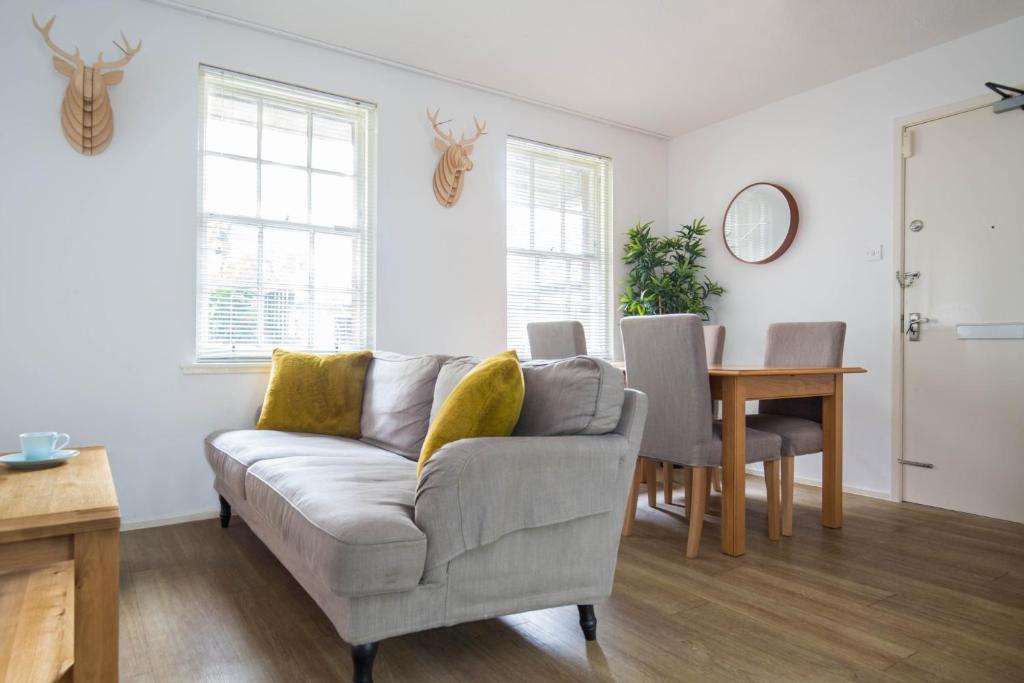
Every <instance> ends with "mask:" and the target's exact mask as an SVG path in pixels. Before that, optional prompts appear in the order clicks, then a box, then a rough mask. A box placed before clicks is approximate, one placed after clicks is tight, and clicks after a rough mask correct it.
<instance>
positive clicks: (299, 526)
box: [245, 444, 427, 596]
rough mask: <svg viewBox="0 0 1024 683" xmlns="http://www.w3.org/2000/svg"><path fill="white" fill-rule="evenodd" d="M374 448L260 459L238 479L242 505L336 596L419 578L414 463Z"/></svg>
mask: <svg viewBox="0 0 1024 683" xmlns="http://www.w3.org/2000/svg"><path fill="white" fill-rule="evenodd" d="M360 445H362V446H363V447H364V448H371V447H369V446H367V445H365V444H360ZM374 450H375V451H376V452H366V451H364V452H360V453H352V454H350V455H349V456H347V457H345V458H338V457H334V456H298V457H294V458H287V459H277V460H262V461H260V462H258V463H256V464H254V465H253V466H252V467H250V468H249V470H248V472H247V473H246V476H245V495H246V503H247V504H248V505H249V507H250V508H252V510H253V511H254V512H255V513H256V514H258V515H260V516H261V517H262V518H263V521H264V522H265V523H266V525H267V526H269V527H270V528H271V529H273V530H274V531H275V533H276V534H277V535H278V537H279V539H280V541H281V545H282V546H283V547H284V548H286V549H287V552H289V553H291V554H292V555H293V557H294V558H296V559H297V560H298V561H300V562H301V563H302V565H303V566H305V567H306V568H308V569H309V571H310V572H312V573H313V574H314V575H316V576H317V577H318V578H319V579H320V580H321V581H322V582H323V583H324V585H325V586H327V587H328V588H329V589H330V590H331V591H332V592H334V593H336V594H338V595H344V596H358V595H371V594H377V593H389V592H394V591H405V590H410V589H412V588H414V587H415V586H416V585H417V584H418V583H419V580H420V578H421V577H422V575H423V566H424V563H425V561H426V553H427V537H426V535H425V534H424V533H423V532H422V531H420V529H419V528H418V527H417V526H416V524H415V522H414V521H413V497H414V495H415V492H416V464H415V463H413V462H411V461H409V460H408V459H406V458H403V457H402V456H400V455H397V454H394V453H389V452H387V451H382V450H380V449H374Z"/></svg>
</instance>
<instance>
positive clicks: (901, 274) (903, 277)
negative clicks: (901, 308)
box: [896, 270, 921, 289]
mask: <svg viewBox="0 0 1024 683" xmlns="http://www.w3.org/2000/svg"><path fill="white" fill-rule="evenodd" d="M919 277H921V271H919V270H915V271H913V272H911V273H907V272H905V271H902V270H897V271H896V282H898V283H900V287H902V288H903V289H906V288H907V287H909V286H910V285H912V284H914V280H916V279H917V278H919Z"/></svg>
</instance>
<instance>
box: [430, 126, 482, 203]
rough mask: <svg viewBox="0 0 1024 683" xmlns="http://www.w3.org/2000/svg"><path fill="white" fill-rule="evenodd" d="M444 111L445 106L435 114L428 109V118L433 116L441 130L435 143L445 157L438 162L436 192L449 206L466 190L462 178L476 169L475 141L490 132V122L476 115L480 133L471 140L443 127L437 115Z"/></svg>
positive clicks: (435, 182) (437, 132)
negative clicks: (455, 134)
mask: <svg viewBox="0 0 1024 683" xmlns="http://www.w3.org/2000/svg"><path fill="white" fill-rule="evenodd" d="M440 112H441V110H440V109H438V110H437V111H435V112H434V113H433V114H431V113H430V110H429V109H427V118H428V119H430V123H431V124H432V125H433V126H434V133H436V134H437V137H436V138H434V144H435V145H436V146H437V148H438V149H439V150H441V158H440V159H439V160H438V162H437V168H436V169H434V196H435V197H437V201H438V203H440V204H441V206H443V207H445V208H446V209H447V208H451V207H452V206H455V202H457V201H459V196H460V195H461V194H462V181H463V180H464V179H465V175H466V172H467V171H472V170H473V162H472V160H470V158H469V155H470V154H472V153H473V143H474V142H476V141H477V140H479V139H480V136H481V135H486V134H487V130H486V129H487V122H486V121H485V122H484V124H483V125H480V122H479V121H477V120H476V117H475V116H474V117H473V123H474V124H476V133H475V134H474V135H473V137H471V138H470V139H469V140H467V139H466V135H465V133H463V134H462V135H460V136H459V139H458V140H456V139H455V136H454V135H452V132H451V131H450V130H449V131H448V132H447V133H446V132H445V131H443V130H441V126H440V124H438V122H437V115H438V114H439V113H440Z"/></svg>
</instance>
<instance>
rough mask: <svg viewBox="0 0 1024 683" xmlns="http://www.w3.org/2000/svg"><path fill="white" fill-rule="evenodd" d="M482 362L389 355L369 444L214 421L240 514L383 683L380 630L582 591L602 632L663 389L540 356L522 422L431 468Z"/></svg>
mask: <svg viewBox="0 0 1024 683" xmlns="http://www.w3.org/2000/svg"><path fill="white" fill-rule="evenodd" d="M474 364H475V361H474V360H472V359H465V358H447V357H444V356H415V357H409V356H399V355H395V354H386V353H375V354H374V358H373V360H372V361H371V363H370V366H369V368H368V370H367V376H366V390H365V394H364V398H363V413H362V425H361V426H362V433H363V438H362V439H361V440H352V439H343V438H339V437H331V436H322V435H315V434H297V433H288V432H278V431H268V430H255V429H243V430H234V431H223V432H215V433H213V434H211V435H210V436H209V437H207V439H206V457H207V460H208V462H209V464H210V466H211V468H212V469H213V471H214V475H215V478H214V488H215V489H216V491H217V493H218V494H220V500H221V524H222V526H225V527H226V526H227V525H228V523H229V520H230V517H231V514H232V512H234V513H235V514H238V515H239V516H241V517H242V518H244V519H245V521H246V522H247V523H248V525H249V527H250V528H251V529H252V531H253V532H254V533H255V534H256V535H257V536H258V537H259V538H260V539H261V540H262V541H263V542H264V543H265V544H266V545H267V547H268V548H269V549H270V550H271V551H272V552H273V553H274V554H275V555H276V556H277V558H278V559H279V560H280V561H281V563H282V564H283V565H284V566H285V567H286V568H287V569H288V570H289V571H290V572H291V573H292V574H293V575H294V577H295V579H296V580H297V581H298V582H299V583H300V584H301V585H302V586H303V587H304V588H305V589H306V591H307V592H308V593H309V594H310V595H311V596H312V597H313V599H314V600H315V601H316V602H317V604H318V605H319V606H320V607H321V608H322V609H323V610H324V612H325V613H326V614H327V616H328V617H329V618H330V619H331V621H332V622H333V624H334V626H335V628H336V629H337V631H338V633H339V635H340V636H341V637H342V638H343V639H344V640H345V641H347V642H348V643H349V644H351V646H352V657H353V667H354V680H356V681H360V682H363V681H370V680H372V667H373V658H374V655H375V654H376V650H377V641H379V640H381V639H384V638H388V637H392V636H398V635H402V634H404V633H411V632H415V631H421V630H424V629H429V628H434V627H437V626H450V625H453V624H458V623H461V622H466V621H473V620H477V619H487V618H491V617H496V616H500V615H504V614H513V613H518V612H524V611H528V610H535V609H541V608H547V607H555V606H561V605H572V604H576V605H578V606H579V612H580V624H581V626H582V627H583V631H584V635H585V637H586V638H587V639H593V638H594V637H595V635H596V618H595V617H594V611H593V603H594V602H595V601H597V600H600V599H602V598H605V597H607V596H608V595H609V594H610V593H611V588H612V580H613V575H614V571H615V560H616V554H617V551H618V544H619V535H620V533H619V532H620V529H621V527H622V520H623V514H624V511H625V504H626V497H627V495H628V490H629V486H630V481H631V477H632V474H633V469H634V466H635V462H636V457H637V450H638V448H639V445H640V441H641V437H642V431H643V425H644V421H645V418H646V411H647V404H646V397H645V396H644V395H643V394H641V393H639V392H636V391H632V390H629V389H624V387H623V382H622V375H621V372H619V371H618V370H616V369H615V368H613V367H612V366H611V365H609V364H607V363H605V362H603V361H600V360H596V359H593V358H587V357H577V358H570V359H564V360H558V361H539V362H531V363H526V364H524V366H523V374H524V379H525V383H526V395H525V399H524V404H523V411H522V415H521V417H520V420H519V423H518V425H517V427H516V430H515V433H514V435H513V436H511V437H506V438H481V439H465V440H462V441H458V442H455V443H451V444H448V445H447V446H445V447H444V448H443V449H441V450H440V451H438V452H437V453H436V454H435V455H434V456H433V457H432V458H431V459H430V461H429V462H428V463H427V465H426V466H425V468H424V471H423V475H422V477H421V478H420V479H419V480H417V478H416V458H417V456H418V453H419V449H420V446H421V445H422V443H423V439H424V437H425V436H426V432H427V428H428V426H429V424H430V421H431V419H432V418H433V417H434V416H435V415H436V413H437V410H438V408H439V407H440V405H441V404H442V403H443V401H444V399H445V398H446V397H447V395H448V393H449V392H450V391H451V390H452V388H453V387H454V386H455V384H456V383H457V382H458V380H459V379H460V378H461V377H462V376H464V375H465V374H466V373H467V372H468V371H469V370H470V369H471V368H472V367H473V365H474Z"/></svg>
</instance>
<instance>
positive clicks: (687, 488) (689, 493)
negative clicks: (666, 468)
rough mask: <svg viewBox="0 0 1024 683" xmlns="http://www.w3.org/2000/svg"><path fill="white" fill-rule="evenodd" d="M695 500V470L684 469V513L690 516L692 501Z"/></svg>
mask: <svg viewBox="0 0 1024 683" xmlns="http://www.w3.org/2000/svg"><path fill="white" fill-rule="evenodd" d="M691 500H693V468H692V467H684V468H683V511H684V512H685V513H686V516H687V517H689V515H690V501H691Z"/></svg>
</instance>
